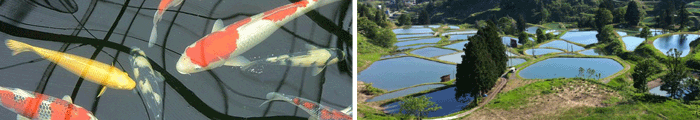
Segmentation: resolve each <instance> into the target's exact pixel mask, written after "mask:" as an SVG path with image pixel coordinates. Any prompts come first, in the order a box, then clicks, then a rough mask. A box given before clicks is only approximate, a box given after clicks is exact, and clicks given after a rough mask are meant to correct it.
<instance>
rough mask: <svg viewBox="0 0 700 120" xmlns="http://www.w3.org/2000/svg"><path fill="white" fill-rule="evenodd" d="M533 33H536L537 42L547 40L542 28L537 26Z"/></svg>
mask: <svg viewBox="0 0 700 120" xmlns="http://www.w3.org/2000/svg"><path fill="white" fill-rule="evenodd" d="M535 34H537V43H542V42H545V41H547V36H546V35H545V34H544V30H542V28H537V32H535Z"/></svg>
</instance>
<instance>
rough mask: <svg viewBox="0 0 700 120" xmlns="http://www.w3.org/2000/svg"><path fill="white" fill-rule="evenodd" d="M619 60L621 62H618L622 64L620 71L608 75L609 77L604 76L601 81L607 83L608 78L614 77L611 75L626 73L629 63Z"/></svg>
mask: <svg viewBox="0 0 700 120" xmlns="http://www.w3.org/2000/svg"><path fill="white" fill-rule="evenodd" d="M620 61H622V62H620V64H622V67H624V69H622V71H620V72H617V73H615V74H613V75H610V77H607V78H604V79H603V80H602V81H601V82H603V83H605V84H608V82H610V79H612V78H615V77H612V76H618V75H622V74H625V73H627V71H628V70H630V65H629V64H628V63H627V62H625V61H624V60H620Z"/></svg>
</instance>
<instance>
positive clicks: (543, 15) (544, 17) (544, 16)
mask: <svg viewBox="0 0 700 120" xmlns="http://www.w3.org/2000/svg"><path fill="white" fill-rule="evenodd" d="M549 16H550V13H549V10H547V8H544V7H541V8H540V23H547V21H549Z"/></svg>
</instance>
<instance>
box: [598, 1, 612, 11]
mask: <svg viewBox="0 0 700 120" xmlns="http://www.w3.org/2000/svg"><path fill="white" fill-rule="evenodd" d="M601 8H602V9H607V10H608V11H613V9H615V3H614V2H613V1H612V0H603V1H602V2H601V3H600V5H599V6H598V9H601Z"/></svg>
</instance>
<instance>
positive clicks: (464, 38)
mask: <svg viewBox="0 0 700 120" xmlns="http://www.w3.org/2000/svg"><path fill="white" fill-rule="evenodd" d="M471 36H474V34H467V35H450V40H467V39H469V37H471Z"/></svg>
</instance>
